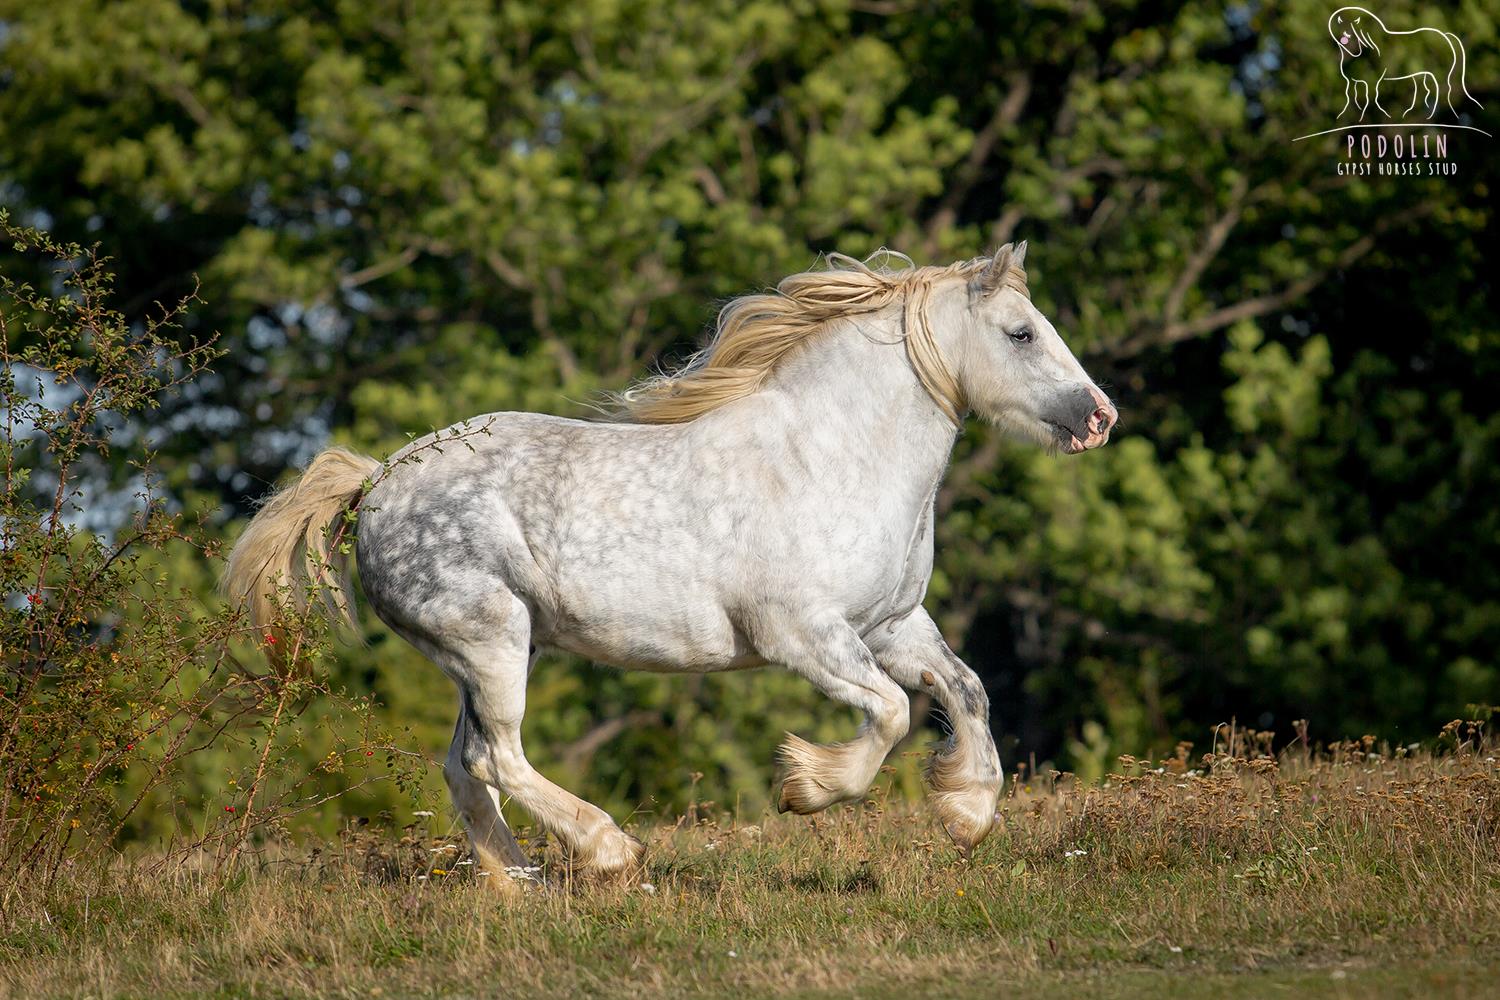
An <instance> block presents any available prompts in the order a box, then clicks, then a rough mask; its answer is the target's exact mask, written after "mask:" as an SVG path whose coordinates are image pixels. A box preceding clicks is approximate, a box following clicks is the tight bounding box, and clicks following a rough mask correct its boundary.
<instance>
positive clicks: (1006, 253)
mask: <svg viewBox="0 0 1500 1000" xmlns="http://www.w3.org/2000/svg"><path fill="white" fill-rule="evenodd" d="M1015 252H1016V248H1015V244H1013V243H1007V244H1005V246H1003V247H1001V248H1000V249H999V250H996V251H995V256H993V257H991V258H990V265H989V267H986V268H985V269H984V273H983V274H981V275H980V276H979V287H980V288H982V289H984V294H986V295H988V294H990V293H991V292H994V291H998V290H999V289H1000V286H1001V285H1003V284H1005V274H1006V272H1007V271H1009V270H1010V267H1011V263H1012V261H1013V260H1014V258H1015ZM1021 253H1022V255H1023V256H1024V255H1025V253H1026V244H1025V243H1024V242H1023V243H1022V244H1021Z"/></svg>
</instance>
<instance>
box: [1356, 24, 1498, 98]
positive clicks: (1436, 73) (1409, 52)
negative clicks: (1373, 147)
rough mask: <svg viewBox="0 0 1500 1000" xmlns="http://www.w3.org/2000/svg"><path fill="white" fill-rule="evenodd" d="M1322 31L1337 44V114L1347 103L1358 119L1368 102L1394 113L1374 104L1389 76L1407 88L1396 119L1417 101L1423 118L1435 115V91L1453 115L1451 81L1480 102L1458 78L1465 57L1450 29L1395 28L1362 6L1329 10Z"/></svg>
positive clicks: (1462, 46)
mask: <svg viewBox="0 0 1500 1000" xmlns="http://www.w3.org/2000/svg"><path fill="white" fill-rule="evenodd" d="M1328 34H1329V35H1330V36H1331V37H1332V38H1333V40H1334V43H1335V44H1337V45H1338V47H1339V73H1340V74H1341V75H1342V76H1343V77H1344V106H1343V108H1341V109H1340V110H1339V117H1341V118H1342V117H1343V116H1344V113H1345V112H1347V111H1348V110H1349V108H1350V105H1353V106H1354V107H1356V108H1358V109H1359V120H1360V121H1364V120H1365V113H1366V112H1367V111H1369V109H1370V105H1371V104H1374V105H1375V107H1376V108H1377V109H1379V111H1380V112H1381V113H1382V114H1384V115H1385V116H1386V117H1387V118H1392V119H1395V118H1397V116H1396V115H1392V114H1391V112H1390V111H1388V110H1386V107H1385V105H1383V104H1381V103H1380V88H1381V86H1382V85H1383V84H1386V83H1390V82H1393V81H1395V82H1400V81H1405V82H1406V83H1408V84H1410V86H1411V89H1412V96H1411V104H1410V105H1408V106H1407V108H1406V110H1405V111H1404V112H1402V113H1401V115H1400V117H1402V118H1404V117H1406V116H1407V115H1410V114H1411V113H1412V112H1413V111H1415V110H1416V107H1417V104H1418V103H1419V102H1420V103H1421V105H1422V108H1423V110H1424V111H1425V113H1426V114H1425V117H1427V118H1428V119H1431V118H1433V117H1435V116H1436V115H1437V111H1438V96H1439V95H1440V94H1441V95H1442V96H1443V98H1444V100H1445V102H1446V103H1447V105H1448V110H1449V111H1451V112H1452V113H1453V114H1454V115H1455V116H1457V115H1458V108H1456V107H1455V106H1454V104H1453V93H1454V85H1455V83H1456V84H1457V87H1458V90H1459V91H1460V92H1462V94H1463V96H1464V97H1466V98H1468V99H1469V100H1471V101H1473V102H1474V104H1475V105H1476V106H1478V107H1481V108H1482V107H1484V105H1482V104H1480V103H1479V101H1478V100H1477V99H1476V98H1475V97H1474V95H1473V94H1471V93H1469V88H1468V84H1467V83H1466V82H1465V79H1464V73H1465V66H1466V63H1467V61H1468V60H1467V56H1466V55H1465V53H1464V43H1463V42H1462V41H1460V40H1459V37H1458V36H1457V35H1455V34H1453V33H1452V32H1450V31H1443V30H1442V29H1441V28H1425V27H1424V28H1413V29H1411V30H1410V31H1396V30H1394V29H1391V28H1387V27H1386V26H1385V22H1383V21H1381V20H1380V18H1378V17H1376V16H1375V15H1374V14H1372V13H1370V12H1369V11H1368V10H1366V9H1365V8H1363V7H1340V8H1339V9H1338V10H1336V11H1334V12H1333V13H1332V14H1331V15H1329V18H1328ZM1455 75H1456V77H1457V79H1456V80H1455ZM1439 81H1441V82H1439ZM1402 93H1403V95H1404V93H1405V91H1402Z"/></svg>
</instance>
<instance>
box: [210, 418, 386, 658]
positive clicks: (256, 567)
mask: <svg viewBox="0 0 1500 1000" xmlns="http://www.w3.org/2000/svg"><path fill="white" fill-rule="evenodd" d="M379 469H380V463H379V462H377V461H375V459H373V458H369V457H367V456H365V455H357V454H355V453H354V452H352V451H348V450H347V449H344V448H329V449H328V450H326V451H324V452H321V453H320V454H319V455H318V457H316V458H314V459H313V460H312V464H310V465H309V466H308V467H307V470H306V471H305V472H303V473H302V475H301V476H300V477H298V478H297V479H296V480H294V481H293V482H292V483H291V484H290V485H288V486H286V487H285V488H284V489H281V490H278V491H277V492H276V493H275V494H273V495H272V496H271V498H270V499H268V500H267V501H266V502H265V504H264V505H263V506H262V507H261V508H260V510H259V511H258V512H257V513H256V515H255V516H254V517H252V518H251V519H250V525H249V527H247V528H246V529H245V533H244V534H242V535H240V538H239V541H237V542H236V543H235V545H234V549H233V551H231V552H230V554H229V565H228V566H227V567H225V570H224V578H223V580H222V581H221V582H220V590H221V591H222V593H223V594H224V596H225V597H226V598H228V599H229V602H230V605H231V606H232V607H235V608H244V609H245V610H246V611H247V612H248V613H249V616H250V623H251V624H252V625H254V626H255V629H256V631H257V632H259V631H263V630H266V629H267V628H268V627H271V628H274V624H273V623H274V622H275V621H276V619H277V616H278V604H280V603H282V602H283V601H284V600H285V599H288V598H289V599H290V600H291V601H292V602H293V604H294V605H295V606H297V607H305V605H306V599H307V598H308V597H309V596H314V595H315V596H316V597H317V599H319V600H320V601H322V603H323V605H324V607H326V608H327V609H328V613H329V617H330V618H332V619H333V620H334V621H336V622H341V623H343V624H345V625H347V626H349V627H350V628H353V627H354V616H353V613H352V611H351V610H350V607H349V598H348V594H349V592H350V591H349V568H350V567H349V563H350V562H351V560H350V559H349V558H348V557H347V555H348V550H349V546H348V545H346V544H344V543H342V542H341V543H340V544H338V545H331V544H330V543H331V542H332V541H333V540H334V539H335V538H336V537H342V534H343V533H342V532H341V531H339V530H338V528H337V526H336V525H335V521H336V520H337V519H339V518H341V517H342V516H343V515H344V514H346V513H347V512H349V511H350V510H352V509H353V508H354V506H355V504H357V503H358V501H359V500H360V498H361V497H363V495H364V493H365V491H366V489H368V487H369V484H370V483H371V481H372V478H373V477H374V475H375V473H376V472H377V471H378V470H379ZM350 537H352V536H350ZM284 588H289V590H287V591H286V592H285V597H283V593H284Z"/></svg>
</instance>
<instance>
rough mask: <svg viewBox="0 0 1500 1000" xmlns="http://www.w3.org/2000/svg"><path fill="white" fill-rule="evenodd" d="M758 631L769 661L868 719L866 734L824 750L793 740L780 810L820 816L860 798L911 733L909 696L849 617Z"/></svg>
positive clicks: (787, 745)
mask: <svg viewBox="0 0 1500 1000" xmlns="http://www.w3.org/2000/svg"><path fill="white" fill-rule="evenodd" d="M755 633H756V634H755V635H754V636H753V637H752V638H753V639H754V641H755V645H756V648H757V649H758V650H759V652H760V654H761V655H762V656H764V657H765V658H766V659H767V660H770V661H771V662H773V663H780V664H782V665H784V666H785V667H787V669H789V670H791V671H792V672H793V673H797V674H800V675H802V676H803V677H806V678H807V679H808V680H810V681H812V682H813V683H814V684H816V685H817V686H818V688H819V689H820V690H822V692H823V693H824V694H826V695H828V696H829V697H830V698H833V699H836V700H838V701H842V702H844V703H845V704H849V705H853V706H854V707H855V708H858V709H860V710H861V711H863V712H864V713H865V722H864V724H863V725H862V726H860V730H859V735H858V736H856V737H855V738H854V739H852V740H850V741H849V742H847V743H836V744H833V745H830V746H822V745H819V744H816V743H809V742H808V741H806V740H804V739H802V738H800V737H798V736H794V735H792V734H791V733H788V734H787V737H786V742H784V743H783V744H782V745H781V761H782V765H783V766H784V768H785V775H784V777H783V779H782V782H781V796H780V799H779V801H778V806H779V807H780V809H781V811H782V812H786V811H788V810H790V811H792V812H796V813H813V812H817V811H818V810H820V809H826V808H827V807H829V806H831V805H833V804H834V803H835V802H843V801H847V800H849V799H857V798H860V797H861V796H863V795H864V794H865V792H866V791H867V790H869V787H870V783H871V782H873V781H874V780H875V775H876V774H878V773H879V772H880V765H881V764H882V763H884V762H885V758H886V755H887V754H889V753H890V752H891V749H892V748H893V747H894V746H895V745H896V743H897V742H898V741H900V739H901V738H902V737H903V736H905V735H906V730H907V726H908V724H909V721H910V716H909V711H910V710H909V708H908V705H907V699H906V692H905V691H902V690H901V687H900V686H899V685H898V684H896V683H895V682H893V681H892V680H891V679H890V678H889V677H887V676H886V675H885V674H883V673H881V671H880V668H879V667H878V666H876V664H875V657H874V656H872V655H871V654H870V651H869V649H867V648H866V647H865V644H864V643H863V642H862V641H861V640H860V638H859V636H858V634H856V633H855V631H854V630H853V629H852V628H850V627H849V625H848V624H847V623H845V622H844V621H843V620H842V619H839V618H835V617H830V618H829V619H827V620H826V621H820V622H807V621H800V620H797V619H795V618H793V617H792V616H790V615H787V616H781V615H776V614H769V615H765V616H763V618H762V620H761V621H759V622H757V623H756V627H755Z"/></svg>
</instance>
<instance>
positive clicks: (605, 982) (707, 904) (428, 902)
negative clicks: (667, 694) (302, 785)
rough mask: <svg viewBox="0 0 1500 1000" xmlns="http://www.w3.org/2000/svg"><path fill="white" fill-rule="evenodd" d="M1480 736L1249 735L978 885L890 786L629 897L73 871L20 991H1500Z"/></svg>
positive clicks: (348, 878) (19, 930)
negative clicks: (1432, 740)
mask: <svg viewBox="0 0 1500 1000" xmlns="http://www.w3.org/2000/svg"><path fill="white" fill-rule="evenodd" d="M1465 735H1466V734H1465V733H1463V732H1462V731H1459V732H1454V733H1450V734H1449V738H1448V740H1447V744H1448V747H1449V749H1448V750H1447V751H1446V752H1444V753H1443V754H1441V755H1438V756H1434V755H1432V754H1428V753H1422V754H1416V755H1408V754H1407V753H1405V752H1404V751H1403V752H1396V753H1392V752H1390V751H1388V750H1387V751H1385V752H1382V751H1381V750H1379V749H1377V748H1376V747H1375V746H1374V745H1373V742H1371V743H1366V744H1352V745H1345V746H1339V747H1334V748H1332V749H1331V750H1330V751H1327V752H1323V753H1320V754H1317V755H1310V754H1306V753H1299V752H1295V751H1293V752H1290V753H1284V754H1282V755H1281V757H1280V758H1279V759H1274V758H1271V757H1269V756H1266V755H1264V754H1263V753H1258V752H1256V750H1254V749H1250V750H1248V751H1247V750H1246V749H1245V746H1246V745H1248V746H1249V747H1251V748H1254V747H1256V746H1257V740H1256V738H1255V737H1254V736H1253V735H1252V736H1251V738H1250V739H1249V740H1248V741H1247V740H1245V739H1244V738H1243V737H1241V738H1240V739H1239V744H1240V745H1237V746H1236V747H1234V748H1233V749H1234V752H1233V754H1232V755H1231V754H1229V753H1225V754H1223V755H1218V756H1212V757H1210V758H1209V759H1207V760H1203V759H1200V760H1196V761H1193V762H1192V763H1189V760H1188V757H1187V755H1186V753H1185V752H1184V753H1181V754H1179V755H1178V756H1177V757H1175V758H1173V759H1172V760H1168V761H1163V762H1156V763H1154V764H1152V765H1144V764H1138V763H1131V762H1126V763H1125V764H1124V766H1123V767H1122V769H1121V771H1122V773H1121V774H1120V775H1116V776H1113V777H1112V778H1111V779H1110V780H1109V782H1108V783H1107V784H1106V785H1104V786H1103V787H1094V788H1081V787H1075V786H1074V785H1073V784H1072V783H1070V782H1069V781H1068V780H1067V779H1066V778H1063V779H1061V780H1059V781H1057V782H1056V783H1055V785H1054V782H1053V781H1051V780H1047V779H1044V780H1043V781H1042V782H1040V783H1034V784H1032V785H1030V786H1029V787H1023V788H1018V789H1015V790H1014V792H1013V794H1011V795H1010V796H1009V797H1008V798H1007V799H1006V801H1005V803H1004V807H1003V810H1002V813H1001V816H1000V822H999V823H998V824H997V826H996V830H995V833H994V834H993V835H992V836H991V837H990V839H989V840H988V841H986V842H985V843H984V844H983V845H982V846H981V847H980V848H979V850H978V851H977V852H976V855H975V857H974V858H973V859H972V860H971V861H969V862H963V861H960V860H959V859H958V857H957V856H956V854H955V852H954V851H953V850H952V848H951V847H950V846H949V845H948V844H947V843H946V841H945V840H944V838H943V837H942V834H941V832H940V831H939V830H938V829H937V828H936V824H935V823H934V822H933V821H932V819H931V817H930V814H929V813H928V811H926V810H924V809H922V808H921V807H920V805H918V806H916V807H913V806H909V805H907V804H905V803H899V802H894V801H890V800H888V799H887V798H886V797H885V796H884V795H883V794H881V793H878V792H877V794H876V795H875V796H874V797H873V798H872V799H871V801H869V802H867V803H865V804H864V805H862V806H858V807H850V808H846V809H842V810H839V811H836V812H834V813H832V814H829V815H826V816H824V817H822V818H819V819H816V820H812V821H809V820H806V819H794V818H790V817H755V818H754V821H753V822H752V821H747V820H746V819H744V818H741V819H740V820H739V821H731V820H730V819H728V818H724V817H720V818H717V819H710V820H700V821H697V822H687V821H683V822H680V823H678V824H677V825H675V826H673V825H660V826H656V827H646V828H643V829H637V830H635V832H636V833H637V834H638V835H639V836H641V837H642V839H644V840H646V841H647V842H648V844H649V846H650V854H649V864H648V867H647V870H646V872H645V873H644V874H643V876H642V877H641V879H639V880H637V881H636V882H634V883H633V884H631V885H628V886H612V887H598V886H573V885H570V884H568V882H567V880H566V877H565V875H563V874H562V873H560V872H554V873H553V874H552V875H551V879H552V882H551V884H550V885H549V886H548V887H547V888H543V889H539V890H531V891H527V892H525V893H522V894H520V895H518V896H514V897H507V896H506V895H504V894H502V893H497V892H494V891H490V890H489V888H488V886H489V879H494V878H499V877H500V876H499V875H498V874H493V875H490V876H489V877H488V878H485V877H480V876H478V875H477V874H476V873H475V871H474V866H473V865H464V864H462V863H459V862H461V860H462V859H461V856H460V852H459V851H458V850H456V849H454V850H450V849H448V846H447V845H448V844H449V843H451V841H448V840H445V839H443V838H429V837H425V836H418V835H416V834H415V833H413V832H410V831H408V833H407V834H406V835H405V836H404V837H403V836H402V835H401V833H400V832H399V831H397V832H394V833H381V832H376V833H369V832H365V833H359V834H356V835H351V836H350V837H348V838H346V839H345V841H344V842H343V843H342V844H340V845H335V846H330V847H325V848H322V849H318V850H314V851H311V852H308V851H302V852H296V851H293V850H292V849H290V848H281V849H279V850H278V852H277V853H278V857H277V858H275V859H263V864H262V865H261V866H259V867H258V868H256V869H254V870H249V871H246V872H244V873H242V874H241V875H239V876H236V877H234V878H232V879H229V880H228V881H224V880H221V879H216V878H213V877H210V876H208V875H205V874H199V873H194V872H191V871H178V872H176V873H174V874H172V875H170V876H167V877H160V878H155V879H150V878H147V877H145V876H142V875H139V874H132V873H130V872H126V871H120V870H113V871H111V872H110V873H108V876H107V877H106V876H104V875H97V874H96V875H92V876H89V875H84V874H77V875H74V876H71V884H69V885H68V886H66V887H65V888H64V889H63V890H62V891H59V892H56V893H54V894H53V895H52V896H51V897H50V898H26V897H25V896H24V895H23V896H22V897H21V898H18V899H14V900H13V901H12V904H11V906H10V908H9V911H8V915H7V917H6V921H7V924H6V926H5V927H4V928H3V937H0V962H3V963H4V964H3V967H0V991H4V992H5V993H7V994H9V995H14V996H25V997H44V996H101V997H103V996H111V997H113V996H150V997H153V998H166V997H186V996H202V995H220V996H278V997H279V996H288V997H302V996H307V997H344V996H348V997H354V996H360V997H366V996H387V997H392V996H434V995H453V996H492V995H521V996H559V997H564V996H565V997H575V996H627V995H628V996H638V995H641V994H643V993H648V994H649V995H652V996H674V995H689V994H691V995H708V996H731V995H734V996H747V995H748V996H762V995H777V996H789V995H797V996H805V995H843V994H850V993H856V992H857V993H859V994H860V995H863V996H874V997H885V996H908V995H911V994H913V993H914V992H916V991H921V992H923V993H927V994H933V995H966V996H973V995H979V996H991V995H997V994H1002V993H1003V994H1004V995H1010V996H1074V995H1078V994H1080V993H1088V994H1089V995H1102V996H1121V997H1130V996H1142V997H1146V996H1151V997H1158V996H1162V995H1171V994H1174V993H1179V992H1180V993H1185V994H1192V995H1204V994H1208V993H1210V992H1212V993H1216V994H1221V995H1225V996H1265V995H1268V994H1275V993H1278V992H1281V991H1285V992H1287V993H1291V992H1292V991H1297V992H1308V991H1313V990H1316V991H1317V992H1318V993H1320V994H1329V995H1334V996H1339V995H1347V996H1369V995H1377V994H1378V995H1389V996H1408V995H1410V996H1433V995H1445V996H1481V995H1493V994H1492V993H1490V991H1491V989H1492V987H1493V982H1494V981H1495V975H1496V973H1497V972H1500V920H1497V915H1500V845H1497V836H1500V763H1497V762H1496V759H1495V757H1496V753H1495V748H1494V747H1493V746H1489V747H1486V746H1484V745H1483V744H1482V743H1480V742H1479V741H1477V740H1472V739H1471V740H1470V741H1469V742H1467V743H1463V744H1458V743H1457V741H1458V740H1461V739H1463V738H1464V736H1465ZM1470 735H1472V734H1470ZM531 846H532V847H533V848H537V847H538V845H537V844H535V843H533V844H532V845H531ZM539 853H543V854H545V853H546V852H545V849H544V848H543V849H542V850H541V851H540V852H539ZM641 883H647V884H649V886H650V888H647V886H646V885H643V884H641Z"/></svg>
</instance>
